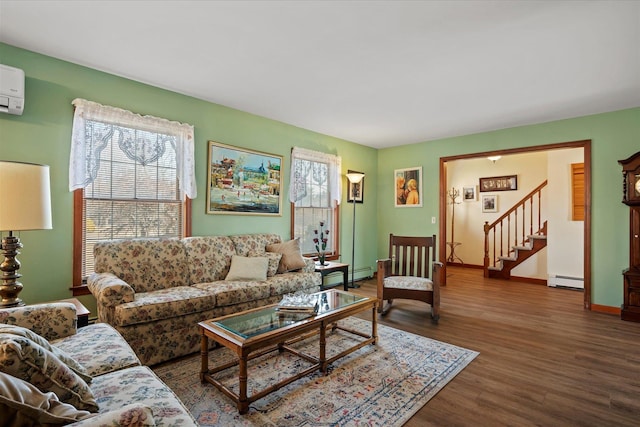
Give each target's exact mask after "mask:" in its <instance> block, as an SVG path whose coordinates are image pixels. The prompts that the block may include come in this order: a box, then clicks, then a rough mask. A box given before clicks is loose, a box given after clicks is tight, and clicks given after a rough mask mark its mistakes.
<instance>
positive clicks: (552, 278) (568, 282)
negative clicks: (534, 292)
mask: <svg viewBox="0 0 640 427" xmlns="http://www.w3.org/2000/svg"><path fill="white" fill-rule="evenodd" d="M547 286H550V287H553V288H570V289H584V279H583V278H581V277H571V276H561V275H559V274H550V275H549V279H548V280H547Z"/></svg>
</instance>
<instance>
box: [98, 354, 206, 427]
mask: <svg viewBox="0 0 640 427" xmlns="http://www.w3.org/2000/svg"><path fill="white" fill-rule="evenodd" d="M197 374H198V373H197V372H194V375H197ZM91 388H92V389H93V392H94V393H95V396H96V400H97V401H98V403H99V404H100V412H101V413H103V412H107V411H113V410H117V409H118V408H121V407H123V406H125V405H128V404H132V403H142V404H144V405H145V406H148V407H150V408H151V411H152V412H153V416H154V417H155V418H156V422H158V421H160V420H161V421H162V425H166V426H180V425H197V423H196V422H195V420H194V419H193V417H192V416H191V414H190V413H189V411H188V410H187V409H186V408H185V407H184V405H183V404H182V402H181V401H180V399H178V397H177V396H176V395H175V393H174V392H173V391H172V390H171V389H170V388H169V387H168V386H167V385H166V384H165V383H163V382H162V381H161V380H160V379H159V378H158V377H157V376H156V375H155V374H154V373H153V371H151V369H149V368H148V367H146V366H136V367H133V368H128V369H123V370H120V371H115V372H110V373H108V374H105V375H100V376H99V377H96V378H94V380H93V383H92V384H91Z"/></svg>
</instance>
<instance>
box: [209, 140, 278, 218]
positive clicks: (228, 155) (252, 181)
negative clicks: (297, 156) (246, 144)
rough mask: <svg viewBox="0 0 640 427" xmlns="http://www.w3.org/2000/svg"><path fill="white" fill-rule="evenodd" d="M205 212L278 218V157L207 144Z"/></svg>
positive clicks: (212, 142)
mask: <svg viewBox="0 0 640 427" xmlns="http://www.w3.org/2000/svg"><path fill="white" fill-rule="evenodd" d="M207 165H208V171H207V213H208V214H237V215H273V216H281V215H282V194H281V189H282V179H283V171H282V156H278V155H275V154H267V153H262V152H259V151H254V150H249V149H246V148H240V147H233V146H231V145H226V144H221V143H219V142H214V141H209V156H208V163H207Z"/></svg>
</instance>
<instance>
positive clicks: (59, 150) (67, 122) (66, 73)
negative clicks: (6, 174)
mask: <svg viewBox="0 0 640 427" xmlns="http://www.w3.org/2000/svg"><path fill="white" fill-rule="evenodd" d="M0 63H2V64H6V65H11V66H14V67H18V68H22V69H23V70H24V71H25V74H26V77H27V78H26V101H25V113H24V114H23V115H22V116H11V115H7V114H0V158H1V159H4V160H21V161H30V162H37V163H45V164H48V165H50V166H51V185H52V200H53V206H52V209H53V229H52V230H44V231H30V232H22V233H21V234H20V238H21V240H22V242H23V244H24V249H23V251H22V254H21V255H20V257H19V259H20V260H21V262H22V268H21V270H20V272H21V273H22V274H23V275H24V277H23V278H22V282H23V284H24V285H25V288H24V290H23V292H22V293H21V297H22V298H23V299H24V300H25V301H26V302H27V303H35V302H40V301H47V300H52V299H58V298H66V297H69V296H70V291H69V290H68V288H69V286H70V285H71V267H72V250H71V244H72V213H73V211H72V194H71V193H69V191H68V180H67V173H68V172H67V171H68V165H69V160H68V159H69V144H70V138H71V122H72V117H73V110H72V106H71V101H72V100H73V99H74V98H85V99H88V100H91V101H96V102H99V103H102V104H107V105H113V106H117V107H121V108H124V109H127V110H131V111H134V112H136V113H140V114H150V115H154V116H159V117H165V118H167V119H170V120H177V121H181V122H186V123H190V124H192V125H194V126H195V136H196V147H195V151H196V177H197V180H198V197H197V198H196V199H195V200H194V202H193V234H194V235H223V234H238V233H247V232H265V231H269V232H276V233H279V234H280V235H282V236H283V237H284V238H287V237H288V236H289V223H290V212H289V208H288V203H286V201H285V206H284V209H283V215H282V217H261V216H235V215H206V214H205V202H206V197H205V191H206V190H205V181H206V162H207V141H208V140H214V141H218V142H222V143H226V144H231V145H237V146H241V147H247V148H251V149H256V150H260V151H265V152H268V153H273V154H279V155H282V156H284V158H285V160H284V165H285V166H286V168H287V170H288V166H289V165H290V151H291V148H292V147H293V146H299V147H305V148H310V149H314V150H318V151H323V152H328V153H333V154H337V155H340V156H341V157H342V169H343V174H344V173H346V171H347V169H354V170H359V171H363V172H365V173H366V178H365V197H364V202H365V203H364V204H363V205H359V204H358V205H356V209H357V224H356V234H357V235H356V239H357V244H356V263H355V264H356V271H357V273H356V277H360V276H365V275H368V274H371V273H372V272H373V271H374V270H373V269H374V268H375V260H376V259H377V258H378V257H383V256H386V251H387V244H388V242H387V236H388V234H389V233H390V232H393V233H396V234H403V233H407V234H410V233H415V232H416V231H419V232H420V233H426V234H436V235H437V234H438V222H439V221H440V218H439V213H438V210H439V207H438V191H439V159H440V157H448V156H455V155H460V154H468V153H478V152H484V151H489V150H498V149H507V148H515V147H530V146H537V145H545V144H550V143H558V142H567V141H575V140H582V139H591V140H592V141H593V145H592V162H593V177H592V178H593V181H592V197H593V198H592V206H593V208H592V212H593V216H592V222H593V230H592V287H593V291H592V292H593V295H592V302H593V303H594V304H601V305H608V306H619V305H620V304H621V303H622V276H621V271H622V269H623V268H626V267H627V266H628V247H629V236H628V215H629V212H628V208H627V207H626V206H624V205H623V204H622V203H620V200H621V197H622V190H621V168H620V166H619V165H618V163H617V161H618V160H619V159H624V158H627V157H628V156H630V155H631V154H633V153H635V152H636V151H638V150H640V108H634V109H629V110H623V111H618V112H613V113H606V114H598V115H593V116H585V117H579V118H576V119H570V120H561V121H556V122H550V123H544V124H540V125H533V126H523V127H518V128H512V129H503V130H499V131H495V132H486V133H481V134H475V135H467V136H463V137H457V138H448V139H442V140H436V141H429V142H423V143H420V144H414V145H405V146H401V147H395V148H389V149H383V150H374V149H372V148H368V147H364V146H362V145H359V144H355V143H352V142H349V141H344V140H340V139H337V138H332V137H330V136H326V135H322V134H318V133H315V132H311V131H308V130H305V129H300V128H296V127H294V126H290V125H287V124H284V123H280V122H277V121H273V120H268V119H265V118H262V117H258V116H254V115H251V114H248V113H244V112H241V111H237V110H233V109H231V108H227V107H224V106H220V105H216V104H212V103H209V102H205V101H202V100H198V99H195V98H192V97H188V96H184V95H180V94H176V93H173V92H170V91H166V90H163V89H159V88H156V87H152V86H148V85H144V84H141V83H137V82H134V81H131V80H127V79H124V78H121V77H117V76H114V75H110V74H107V73H102V72H99V71H96V70H92V69H89V68H86V67H81V66H78V65H75V64H71V63H68V62H65V61H61V60H57V59H54V58H51V57H47V56H43V55H40V54H37V53H33V52H30V51H26V50H23V49H19V48H15V47H13V46H9V45H6V44H1V43H0ZM187 78H188V76H187ZM414 166H421V167H422V168H423V186H424V188H423V206H422V207H420V208H394V205H393V200H394V183H393V170H394V169H402V168H408V167H414ZM287 170H285V186H284V187H285V191H287V190H288V187H289V179H288V177H287V176H286V175H287ZM516 172H518V173H520V172H521V171H516ZM344 183H346V178H345V181H344ZM345 188H346V185H345ZM345 201H346V195H343V204H342V215H341V223H340V227H341V230H342V239H341V242H340V247H341V252H342V260H343V261H344V262H348V263H351V259H350V258H351V224H352V219H353V216H352V212H353V211H352V205H349V204H346V203H345ZM3 202H4V203H6V202H5V201H3ZM0 208H2V209H4V208H5V207H4V204H3V205H2V206H0ZM431 217H436V218H437V222H436V224H431ZM91 298H92V297H83V298H82V301H83V302H85V303H86V304H88V305H89V306H90V308H92V307H95V304H94V303H93V301H92V299H91ZM92 310H95V309H92ZM94 314H95V311H94Z"/></svg>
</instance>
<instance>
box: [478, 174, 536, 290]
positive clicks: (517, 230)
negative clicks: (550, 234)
mask: <svg viewBox="0 0 640 427" xmlns="http://www.w3.org/2000/svg"><path fill="white" fill-rule="evenodd" d="M546 186H547V181H546V180H545V181H544V182H543V183H542V184H540V185H539V186H538V187H536V188H535V189H534V190H533V191H531V192H530V193H529V194H527V195H526V196H525V197H523V198H522V199H521V200H520V201H519V202H518V203H516V204H515V205H514V206H513V207H511V208H510V209H509V210H508V211H506V212H505V213H504V214H503V215H502V216H501V217H500V218H498V219H497V220H495V221H494V222H493V223H492V224H489V222H485V223H484V277H490V278H497V279H506V280H508V279H510V278H511V270H512V269H514V268H515V267H516V266H518V265H520V264H522V263H523V262H524V261H525V260H526V259H528V258H530V257H531V256H533V255H534V254H536V253H538V252H539V251H540V250H542V249H543V248H545V247H546V246H547V221H544V222H542V220H541V216H542V208H541V207H542V200H543V199H542V195H543V193H542V191H543V189H544V188H545V187H546Z"/></svg>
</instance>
